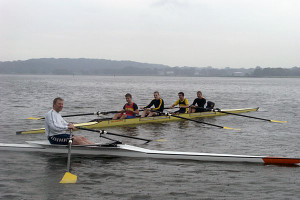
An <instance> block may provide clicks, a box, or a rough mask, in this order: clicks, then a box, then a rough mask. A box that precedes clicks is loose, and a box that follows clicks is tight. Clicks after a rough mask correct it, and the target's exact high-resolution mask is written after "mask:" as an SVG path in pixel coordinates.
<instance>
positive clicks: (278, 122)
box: [270, 120, 287, 123]
mask: <svg viewBox="0 0 300 200" xmlns="http://www.w3.org/2000/svg"><path fill="white" fill-rule="evenodd" d="M270 121H271V122H277V123H287V121H277V120H270Z"/></svg>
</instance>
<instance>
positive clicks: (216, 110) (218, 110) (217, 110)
mask: <svg viewBox="0 0 300 200" xmlns="http://www.w3.org/2000/svg"><path fill="white" fill-rule="evenodd" d="M214 111H215V112H220V113H226V114H229V115H237V116H241V117H248V118H252V119H259V120H263V121H269V122H277V123H286V122H287V121H278V120H273V119H264V118H259V117H252V116H248V115H242V114H236V113H231V112H225V111H221V110H220V109H219V108H217V109H215V110H214Z"/></svg>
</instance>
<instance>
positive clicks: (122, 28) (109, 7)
mask: <svg viewBox="0 0 300 200" xmlns="http://www.w3.org/2000/svg"><path fill="white" fill-rule="evenodd" d="M0 28H1V31H0V61H10V60H25V59H30V58H49V57H55V58H101V59H112V60H132V61H138V62H147V63H157V64H166V65H170V66H193V67H206V66H212V67H220V68H221V67H222V68H223V67H244V68H250V67H256V66H258V65H259V66H261V67H294V66H300V56H299V55H300V53H299V52H300V1H299V0H71V1H70V0H0Z"/></svg>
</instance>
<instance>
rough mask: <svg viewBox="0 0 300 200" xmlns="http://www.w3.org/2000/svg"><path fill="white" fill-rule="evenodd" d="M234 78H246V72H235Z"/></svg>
mask: <svg viewBox="0 0 300 200" xmlns="http://www.w3.org/2000/svg"><path fill="white" fill-rule="evenodd" d="M232 76H245V73H244V72H233V73H232Z"/></svg>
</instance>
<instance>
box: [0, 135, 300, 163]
mask: <svg viewBox="0 0 300 200" xmlns="http://www.w3.org/2000/svg"><path fill="white" fill-rule="evenodd" d="M0 150H1V151H21V152H42V153H59V154H66V155H67V152H68V148H67V146H64V145H51V144H50V143H49V142H48V141H47V140H42V141H28V142H27V144H5V143H0ZM72 155H85V156H99V157H107V156H109V157H134V158H155V159H171V160H173V159H176V160H177V159H179V160H196V161H208V162H245V163H262V164H280V165H299V163H300V158H284V157H268V156H249V155H232V154H214V153H197V152H179V151H160V150H150V149H145V148H141V147H136V146H132V145H127V144H122V143H119V142H116V143H112V144H107V145H100V144H95V145H87V146H76V145H74V146H72Z"/></svg>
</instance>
